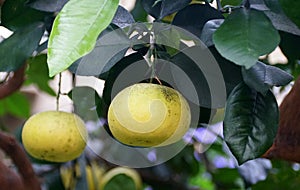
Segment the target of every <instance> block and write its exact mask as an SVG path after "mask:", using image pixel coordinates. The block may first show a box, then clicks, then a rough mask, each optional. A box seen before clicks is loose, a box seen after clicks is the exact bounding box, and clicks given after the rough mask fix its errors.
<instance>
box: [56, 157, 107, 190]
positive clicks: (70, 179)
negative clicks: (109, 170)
mask: <svg viewBox="0 0 300 190" xmlns="http://www.w3.org/2000/svg"><path fill="white" fill-rule="evenodd" d="M74 170H75V171H74ZM85 172H86V180H87V184H88V190H98V189H99V188H98V187H99V185H100V184H99V179H102V176H103V174H104V169H103V168H101V167H100V166H99V165H98V164H97V163H96V162H95V161H92V162H91V165H86V166H85ZM74 173H75V175H74ZM81 175H82V172H81V171H80V166H79V164H78V163H77V164H76V165H75V167H72V166H71V167H70V166H68V167H66V166H62V167H60V178H61V180H62V184H63V186H64V188H65V189H75V187H76V183H77V181H76V178H80V177H81Z"/></svg>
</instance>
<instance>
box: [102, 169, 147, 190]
mask: <svg viewBox="0 0 300 190" xmlns="http://www.w3.org/2000/svg"><path fill="white" fill-rule="evenodd" d="M122 174H123V175H126V176H128V177H130V178H131V179H132V180H133V182H134V184H135V190H141V189H142V186H143V185H142V184H143V183H142V179H141V177H140V175H139V174H138V172H137V171H135V170H134V169H130V168H126V167H116V168H113V169H111V170H109V171H108V172H107V173H105V174H104V176H103V178H102V179H101V180H100V185H99V189H100V190H104V189H105V185H106V184H107V183H108V182H109V181H110V180H111V179H113V177H115V176H117V175H122Z"/></svg>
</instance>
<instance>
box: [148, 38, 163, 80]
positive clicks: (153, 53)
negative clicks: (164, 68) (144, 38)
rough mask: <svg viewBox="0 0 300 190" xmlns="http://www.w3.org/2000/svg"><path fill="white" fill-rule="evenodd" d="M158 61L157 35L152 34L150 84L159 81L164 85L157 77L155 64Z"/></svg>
mask: <svg viewBox="0 0 300 190" xmlns="http://www.w3.org/2000/svg"><path fill="white" fill-rule="evenodd" d="M156 60H157V53H156V49H155V34H154V33H152V35H151V38H150V50H149V62H150V68H151V76H150V83H152V82H153V79H155V80H157V81H158V83H159V84H160V85H162V83H161V81H160V80H159V78H158V77H157V75H156V69H155V64H156Z"/></svg>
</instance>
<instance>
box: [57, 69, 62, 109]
mask: <svg viewBox="0 0 300 190" xmlns="http://www.w3.org/2000/svg"><path fill="white" fill-rule="evenodd" d="M61 78H62V77H61V73H59V74H58V90H57V95H56V111H59V99H60V95H61Z"/></svg>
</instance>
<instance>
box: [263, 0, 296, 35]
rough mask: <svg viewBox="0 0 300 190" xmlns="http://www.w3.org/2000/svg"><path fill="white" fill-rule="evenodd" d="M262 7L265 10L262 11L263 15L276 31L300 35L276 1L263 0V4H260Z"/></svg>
mask: <svg viewBox="0 0 300 190" xmlns="http://www.w3.org/2000/svg"><path fill="white" fill-rule="evenodd" d="M260 1H262V0H260ZM285 2H286V0H285ZM291 5H292V4H291ZM263 6H264V7H265V9H263V11H264V13H265V14H266V15H267V16H268V17H269V19H270V20H271V22H272V24H273V25H274V27H275V28H276V29H277V30H281V31H284V32H288V33H292V34H294V35H300V29H299V28H298V27H297V25H296V24H294V22H292V21H291V20H290V19H289V18H288V17H287V16H286V14H285V13H284V11H283V9H282V8H283V7H282V6H281V5H280V3H279V1H278V0H264V2H262V7H263ZM293 8H295V7H293ZM293 8H291V9H290V10H292V9H293ZM298 9H299V8H298ZM296 10H297V9H296Z"/></svg>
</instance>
